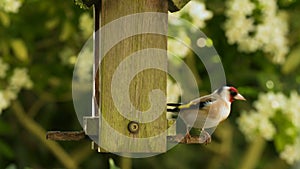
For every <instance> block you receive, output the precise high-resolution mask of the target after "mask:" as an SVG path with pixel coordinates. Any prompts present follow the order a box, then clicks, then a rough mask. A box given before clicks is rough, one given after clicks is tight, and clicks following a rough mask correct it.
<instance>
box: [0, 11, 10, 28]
mask: <svg viewBox="0 0 300 169" xmlns="http://www.w3.org/2000/svg"><path fill="white" fill-rule="evenodd" d="M0 21H1V22H2V24H3V26H4V27H8V26H9V25H10V18H9V16H8V14H6V13H4V12H1V11H0Z"/></svg>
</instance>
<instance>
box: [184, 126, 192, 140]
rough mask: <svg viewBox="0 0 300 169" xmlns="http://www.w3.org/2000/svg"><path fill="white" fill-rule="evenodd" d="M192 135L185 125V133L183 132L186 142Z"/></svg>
mask: <svg viewBox="0 0 300 169" xmlns="http://www.w3.org/2000/svg"><path fill="white" fill-rule="evenodd" d="M191 138H192V136H191V135H190V130H189V127H188V126H187V127H186V134H185V140H186V142H189V140H191Z"/></svg>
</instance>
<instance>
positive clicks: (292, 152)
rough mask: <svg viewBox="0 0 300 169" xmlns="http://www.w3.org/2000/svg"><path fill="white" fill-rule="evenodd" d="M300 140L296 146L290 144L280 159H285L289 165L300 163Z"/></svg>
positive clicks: (299, 139)
mask: <svg viewBox="0 0 300 169" xmlns="http://www.w3.org/2000/svg"><path fill="white" fill-rule="evenodd" d="M299 150H300V138H298V139H297V140H296V142H295V143H294V144H288V145H286V146H285V147H284V150H283V151H282V152H281V153H280V158H282V159H284V160H285V161H286V162H287V163H288V164H294V163H295V162H297V161H300V151H299Z"/></svg>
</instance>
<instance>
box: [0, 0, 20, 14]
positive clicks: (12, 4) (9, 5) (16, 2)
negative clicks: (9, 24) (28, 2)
mask: <svg viewBox="0 0 300 169" xmlns="http://www.w3.org/2000/svg"><path fill="white" fill-rule="evenodd" d="M21 5H22V2H21V0H1V2H0V9H3V10H4V11H5V12H11V13H17V12H19V8H20V7H21Z"/></svg>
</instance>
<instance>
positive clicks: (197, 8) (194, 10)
mask: <svg viewBox="0 0 300 169" xmlns="http://www.w3.org/2000/svg"><path fill="white" fill-rule="evenodd" d="M183 14H188V15H189V16H190V17H191V22H192V24H193V25H195V26H196V27H198V28H204V27H205V21H206V20H209V19H211V18H212V17H213V13H212V11H210V10H207V9H206V6H205V4H204V3H203V2H198V1H190V2H189V3H188V4H186V5H185V6H184V7H183V8H182V9H181V10H180V11H178V12H174V13H169V15H170V16H174V17H176V18H179V17H180V16H182V15H183ZM170 18H171V19H170V22H169V23H171V24H174V25H179V24H181V22H180V21H179V20H174V19H172V17H170Z"/></svg>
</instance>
